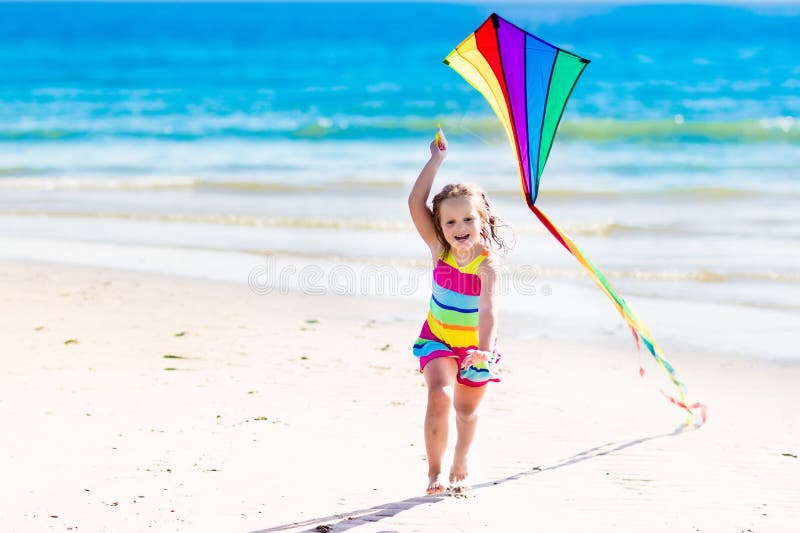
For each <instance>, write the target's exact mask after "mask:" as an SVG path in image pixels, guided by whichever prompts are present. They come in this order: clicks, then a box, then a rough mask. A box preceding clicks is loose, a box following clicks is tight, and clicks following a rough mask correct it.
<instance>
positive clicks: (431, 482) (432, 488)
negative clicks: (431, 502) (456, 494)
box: [425, 473, 445, 496]
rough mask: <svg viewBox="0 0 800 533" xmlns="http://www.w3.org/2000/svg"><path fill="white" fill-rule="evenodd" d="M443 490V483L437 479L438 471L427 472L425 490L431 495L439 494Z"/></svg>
mask: <svg viewBox="0 0 800 533" xmlns="http://www.w3.org/2000/svg"><path fill="white" fill-rule="evenodd" d="M444 491H445V488H444V485H443V484H442V482H441V481H439V474H438V473H436V474H433V473H431V474H428V490H426V491H425V492H427V494H428V495H429V496H432V495H434V494H441V493H443V492H444Z"/></svg>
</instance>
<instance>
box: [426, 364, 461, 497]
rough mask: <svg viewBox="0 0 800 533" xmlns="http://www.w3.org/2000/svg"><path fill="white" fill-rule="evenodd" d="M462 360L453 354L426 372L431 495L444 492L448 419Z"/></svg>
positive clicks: (427, 437) (432, 365) (430, 366)
mask: <svg viewBox="0 0 800 533" xmlns="http://www.w3.org/2000/svg"><path fill="white" fill-rule="evenodd" d="M457 371H458V363H457V362H456V360H455V359H454V358H452V357H439V358H436V359H434V360H433V361H430V362H429V363H428V364H427V365H425V368H424V369H423V371H422V373H423V375H424V376H425V383H426V384H427V385H428V409H427V411H426V412H425V451H426V453H427V456H428V490H427V493H428V494H438V493H440V492H444V490H445V488H444V485H443V484H442V483H441V482H440V481H439V476H440V475H441V472H442V457H443V456H444V451H445V448H446V447H447V419H448V417H449V415H450V403H451V400H450V393H449V392H448V391H447V390H445V388H446V387H452V386H453V384H454V383H455V381H456V372H457Z"/></svg>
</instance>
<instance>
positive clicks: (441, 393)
mask: <svg viewBox="0 0 800 533" xmlns="http://www.w3.org/2000/svg"><path fill="white" fill-rule="evenodd" d="M451 403H452V399H451V398H450V394H449V393H448V392H447V390H445V388H444V387H430V388H428V409H432V410H435V411H447V410H449V409H450V405H451Z"/></svg>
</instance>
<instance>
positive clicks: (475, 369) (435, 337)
mask: <svg viewBox="0 0 800 533" xmlns="http://www.w3.org/2000/svg"><path fill="white" fill-rule="evenodd" d="M488 256H489V252H488V251H486V252H483V253H482V254H481V255H479V256H478V257H476V258H475V259H473V260H472V262H471V263H469V264H468V265H466V266H463V267H460V266H458V264H457V263H456V260H455V258H453V254H452V252H448V253H447V256H446V257H445V258H444V259H442V258H439V260H438V261H437V262H436V266H435V267H434V269H433V294H432V295H431V302H430V307H429V310H428V318H427V320H426V321H425V323H424V324H423V325H422V331H421V332H420V334H419V338H418V339H417V341H416V342H415V343H414V356H415V357H417V358H418V359H419V369H420V371H422V369H424V368H425V365H426V364H428V362H429V361H431V360H433V359H436V358H437V357H454V358H455V359H456V361H457V362H458V364H459V372H458V375H457V376H456V380H457V381H458V382H459V383H461V384H463V385H468V386H470V387H480V386H482V385H485V384H486V383H488V382H489V381H500V379H499V378H498V377H496V376H495V374H494V365H495V364H496V363H497V361H499V360H500V355H499V354H495V356H494V358H493V359H492V360H490V361H488V362H485V363H484V362H480V363H475V364H474V365H470V366H469V368H461V362H462V361H463V360H464V358H465V357H466V356H467V350H469V349H476V348H477V347H478V299H479V298H480V294H481V279H480V278H479V277H478V275H477V272H478V267H479V266H480V264H481V263H483V261H484V260H485V259H486V258H487V257H488ZM495 343H496V339H495V342H492V345H493V346H494V344H495Z"/></svg>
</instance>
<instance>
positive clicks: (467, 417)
mask: <svg viewBox="0 0 800 533" xmlns="http://www.w3.org/2000/svg"><path fill="white" fill-rule="evenodd" d="M455 410H456V417H457V418H458V419H459V420H463V421H465V422H469V421H471V420H475V419H476V418H477V417H478V406H477V405H464V404H459V403H456V404H455Z"/></svg>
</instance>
